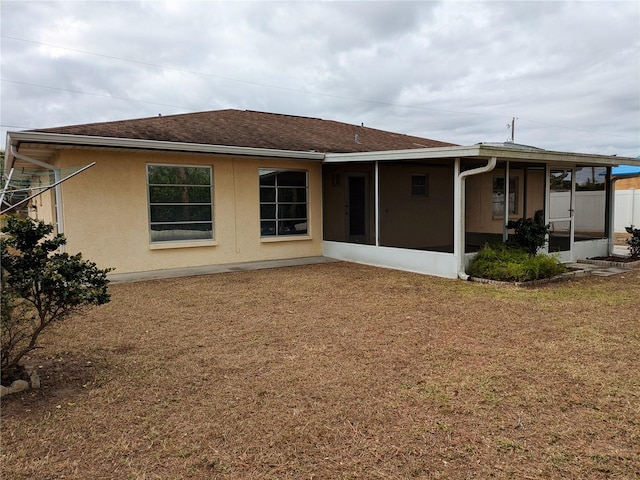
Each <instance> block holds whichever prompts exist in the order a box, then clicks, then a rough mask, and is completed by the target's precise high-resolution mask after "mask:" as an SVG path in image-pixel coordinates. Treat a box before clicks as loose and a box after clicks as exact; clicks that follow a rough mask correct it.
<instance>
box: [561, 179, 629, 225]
mask: <svg viewBox="0 0 640 480" xmlns="http://www.w3.org/2000/svg"><path fill="white" fill-rule="evenodd" d="M551 196H552V202H551V212H550V214H551V216H555V217H561V216H564V215H566V212H567V210H568V209H569V192H552V193H551ZM575 203H576V205H575V212H576V213H575V222H576V225H575V229H576V231H578V232H580V231H586V232H590V231H598V230H599V229H601V228H602V219H603V218H604V206H605V197H604V192H576V199H575ZM562 223H563V222H556V225H555V228H562V226H563V225H562ZM613 225H614V231H615V232H616V233H624V232H625V229H624V228H625V227H628V226H629V225H635V227H636V228H640V189H637V188H636V189H633V188H631V189H629V190H616V199H615V215H614V224H613ZM566 227H567V228H568V223H567V226H566Z"/></svg>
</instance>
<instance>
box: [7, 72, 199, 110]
mask: <svg viewBox="0 0 640 480" xmlns="http://www.w3.org/2000/svg"><path fill="white" fill-rule="evenodd" d="M0 81H1V82H7V83H15V84H18V85H28V86H30V87H38V88H47V89H49V90H59V91H62V92H70V93H79V94H82V95H91V96H93V97H102V98H109V99H113V100H126V101H129V102H139V103H148V104H151V105H160V106H162V107H173V108H181V109H185V110H188V107H183V106H180V105H171V104H169V103H158V102H149V101H147V100H137V99H135V98H129V97H116V96H114V95H104V94H101V93H91V92H84V91H82V90H72V89H70V88H61V87H52V86H50V85H40V84H38V83H29V82H19V81H18V80H9V79H7V78H0Z"/></svg>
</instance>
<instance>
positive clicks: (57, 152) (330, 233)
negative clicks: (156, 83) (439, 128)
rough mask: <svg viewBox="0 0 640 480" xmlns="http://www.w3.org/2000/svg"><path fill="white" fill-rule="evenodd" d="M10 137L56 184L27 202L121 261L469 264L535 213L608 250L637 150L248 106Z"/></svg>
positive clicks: (11, 146)
mask: <svg viewBox="0 0 640 480" xmlns="http://www.w3.org/2000/svg"><path fill="white" fill-rule="evenodd" d="M7 150H8V151H7V154H6V159H5V168H6V171H7V172H10V171H11V170H12V169H13V172H19V173H20V174H21V175H22V177H21V178H22V182H23V183H24V182H26V183H29V184H31V185H36V184H37V185H41V188H42V189H43V190H42V191H43V192H45V193H43V194H41V195H39V196H37V197H35V198H34V199H32V200H31V205H30V214H31V215H32V216H34V217H37V218H41V219H43V220H45V221H48V222H53V223H55V224H56V225H57V227H58V230H59V231H60V232H64V234H65V235H66V237H67V239H68V244H67V248H68V250H69V251H82V252H83V253H84V254H85V255H86V256H87V257H88V258H90V259H92V260H93V261H95V262H96V263H97V264H98V265H99V266H101V267H114V268H116V269H117V272H118V273H126V272H139V271H149V270H159V269H169V268H177V267H189V266H203V265H214V264H226V263H236V262H244V261H258V260H275V259H286V258H298V257H309V256H318V255H325V256H328V257H332V258H337V259H344V260H350V261H354V262H361V263H367V264H373V265H379V266H384V267H389V268H398V269H405V270H409V271H415V272H420V273H425V274H431V275H438V276H442V277H449V278H456V277H458V276H460V277H463V278H464V277H465V273H464V270H465V267H466V265H467V264H468V261H469V259H470V258H471V257H472V255H473V252H474V251H475V250H477V249H478V248H479V247H480V246H481V245H482V244H483V243H484V242H485V241H487V240H491V239H503V238H507V236H508V233H509V232H508V231H507V229H506V223H507V221H508V220H509V219H516V218H520V217H523V216H526V217H535V218H537V219H538V221H541V222H542V221H544V222H546V223H549V224H550V225H551V228H552V232H551V235H550V238H549V242H548V246H547V250H548V251H551V252H556V253H558V255H560V257H561V259H562V260H564V261H572V260H575V259H576V258H585V257H590V256H596V255H605V254H607V253H608V251H609V249H610V248H611V247H612V244H613V242H612V238H613V237H612V235H613V233H612V232H613V227H612V222H613V220H612V218H611V204H612V191H611V168H612V167H613V166H617V165H618V164H621V163H625V164H630V165H640V161H638V159H628V158H622V157H615V156H602V155H587V154H577V153H566V152H553V151H547V150H542V149H538V148H533V147H528V146H524V145H517V144H513V143H505V144H486V143H481V144H477V145H470V146H459V145H454V144H451V143H446V142H440V141H435V140H429V139H425V138H419V137H412V136H408V135H401V134H397V133H392V132H385V131H381V130H376V129H373V128H368V127H365V126H362V125H359V126H358V125H349V124H345V123H340V122H334V121H328V120H321V119H318V118H308V117H297V116H292V115H280V114H273V113H263V112H254V111H238V110H220V111H210V112H200V113H191V114H183V115H171V116H158V117H152V118H143V119H135V120H125V121H118V122H104V123H95V124H86V125H74V126H66V127H58V128H47V129H39V130H30V131H22V132H9V133H8V134H7ZM88 165H92V166H91V168H87V166H88ZM82 167H84V168H87V169H86V170H84V171H82V172H81V173H79V174H77V175H75V176H74V177H73V178H69V179H68V180H66V181H63V180H64V178H67V177H69V175H71V174H73V173H76V172H78V171H79V169H80V168H82ZM46 188H49V189H48V190H45V189H46Z"/></svg>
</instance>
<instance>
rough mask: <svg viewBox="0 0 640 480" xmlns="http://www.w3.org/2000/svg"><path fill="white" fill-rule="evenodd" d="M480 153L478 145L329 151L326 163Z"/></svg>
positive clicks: (461, 155)
mask: <svg viewBox="0 0 640 480" xmlns="http://www.w3.org/2000/svg"><path fill="white" fill-rule="evenodd" d="M478 155H479V148H478V145H472V146H468V147H462V146H454V147H432V148H412V149H409V150H385V151H381V152H355V153H327V154H326V155H325V159H324V163H344V162H376V161H379V162H384V161H394V160H423V159H430V158H455V157H477V156H478Z"/></svg>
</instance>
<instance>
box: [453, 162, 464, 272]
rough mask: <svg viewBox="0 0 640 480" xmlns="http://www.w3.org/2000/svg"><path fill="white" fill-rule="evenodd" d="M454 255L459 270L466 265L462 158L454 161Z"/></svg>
mask: <svg viewBox="0 0 640 480" xmlns="http://www.w3.org/2000/svg"><path fill="white" fill-rule="evenodd" d="M453 178H454V181H453V255H454V257H456V265H457V266H458V272H460V271H461V270H463V268H462V267H463V266H464V229H465V226H464V216H463V214H462V213H463V209H464V189H463V179H462V178H461V177H460V159H459V158H456V159H455V160H454V162H453Z"/></svg>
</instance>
